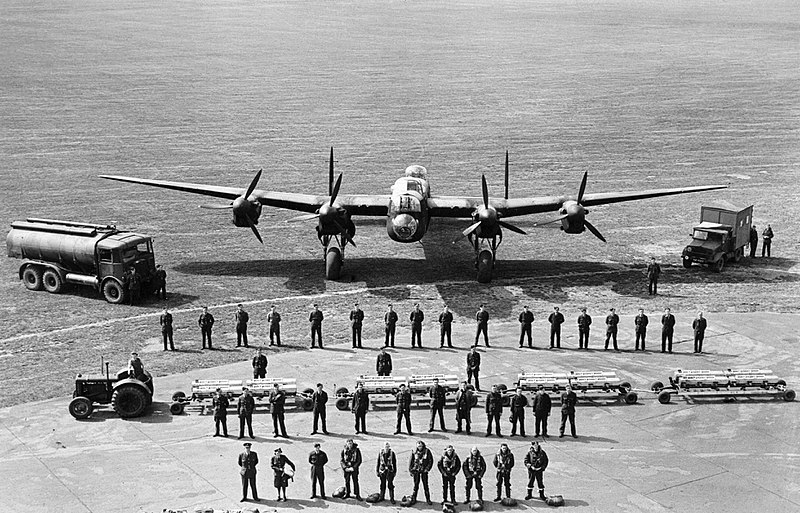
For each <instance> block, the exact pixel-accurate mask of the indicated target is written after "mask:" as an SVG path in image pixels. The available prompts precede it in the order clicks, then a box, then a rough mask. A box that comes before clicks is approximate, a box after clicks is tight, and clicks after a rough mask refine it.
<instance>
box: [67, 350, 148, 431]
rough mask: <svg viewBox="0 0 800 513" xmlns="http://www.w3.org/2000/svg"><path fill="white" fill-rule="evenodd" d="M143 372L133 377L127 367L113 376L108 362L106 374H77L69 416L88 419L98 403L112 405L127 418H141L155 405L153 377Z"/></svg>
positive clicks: (118, 413)
mask: <svg viewBox="0 0 800 513" xmlns="http://www.w3.org/2000/svg"><path fill="white" fill-rule="evenodd" d="M101 368H102V367H101ZM143 372H144V374H143V375H141V376H138V377H131V376H128V369H127V368H125V369H122V370H120V371H119V372H117V374H116V375H114V376H112V375H111V374H110V373H109V371H108V363H106V364H105V374H102V373H101V374H78V375H77V376H76V377H75V391H74V392H73V393H72V397H73V399H72V401H70V403H69V413H70V415H72V416H73V417H75V418H76V419H78V420H82V419H86V418H88V417H89V416H90V415H91V414H92V412H93V411H94V408H95V405H96V404H111V407H112V408H114V411H115V412H117V415H119V416H120V417H122V418H124V419H127V418H132V417H140V416H141V415H143V414H144V413H145V411H146V410H147V408H148V407H149V406H150V405H151V404H152V403H153V376H152V375H151V374H150V373H149V372H147V371H143Z"/></svg>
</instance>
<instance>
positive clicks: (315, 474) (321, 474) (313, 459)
mask: <svg viewBox="0 0 800 513" xmlns="http://www.w3.org/2000/svg"><path fill="white" fill-rule="evenodd" d="M321 447H322V446H321V445H320V443H319V442H317V443H315V444H314V450H313V451H311V454H309V455H308V463H309V464H310V465H311V498H312V499H316V498H317V483H319V495H320V498H321V499H322V500H326V499H327V498H328V497H326V496H325V465H326V464H327V463H328V455H327V454H325V451H323V450H322V448H321Z"/></svg>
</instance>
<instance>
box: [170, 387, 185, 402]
mask: <svg viewBox="0 0 800 513" xmlns="http://www.w3.org/2000/svg"><path fill="white" fill-rule="evenodd" d="M185 398H186V394H184V393H183V392H181V391H180V390H178V391H177V392H175V393H174V394H172V402H179V401H180V400H181V399H185Z"/></svg>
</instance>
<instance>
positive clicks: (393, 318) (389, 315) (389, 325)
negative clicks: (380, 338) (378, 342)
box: [383, 303, 397, 347]
mask: <svg viewBox="0 0 800 513" xmlns="http://www.w3.org/2000/svg"><path fill="white" fill-rule="evenodd" d="M383 323H384V325H385V326H386V340H384V342H383V347H389V345H390V344H391V346H392V347H394V331H395V327H396V326H397V312H395V311H394V308H392V304H391V303H389V310H388V311H387V312H386V315H384V316H383Z"/></svg>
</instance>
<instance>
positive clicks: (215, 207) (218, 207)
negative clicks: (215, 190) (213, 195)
mask: <svg viewBox="0 0 800 513" xmlns="http://www.w3.org/2000/svg"><path fill="white" fill-rule="evenodd" d="M200 208H204V209H206V210H227V209H229V208H233V203H229V204H227V205H221V204H211V205H200Z"/></svg>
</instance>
